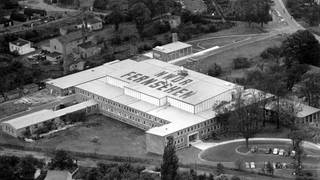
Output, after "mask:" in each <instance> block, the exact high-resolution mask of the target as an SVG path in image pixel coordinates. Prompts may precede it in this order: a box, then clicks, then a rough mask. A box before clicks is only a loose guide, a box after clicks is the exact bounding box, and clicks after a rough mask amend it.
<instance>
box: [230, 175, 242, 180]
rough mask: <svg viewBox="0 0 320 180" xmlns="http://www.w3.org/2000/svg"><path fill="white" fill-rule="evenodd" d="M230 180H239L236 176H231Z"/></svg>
mask: <svg viewBox="0 0 320 180" xmlns="http://www.w3.org/2000/svg"><path fill="white" fill-rule="evenodd" d="M231 180H241V179H240V178H239V177H238V176H232V178H231Z"/></svg>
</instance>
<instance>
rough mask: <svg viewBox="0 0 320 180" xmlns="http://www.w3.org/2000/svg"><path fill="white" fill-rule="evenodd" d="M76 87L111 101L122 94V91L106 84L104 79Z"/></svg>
mask: <svg viewBox="0 0 320 180" xmlns="http://www.w3.org/2000/svg"><path fill="white" fill-rule="evenodd" d="M76 87H77V88H80V89H83V90H85V91H88V92H91V93H94V94H96V95H98V96H101V97H105V98H107V99H113V98H115V97H117V96H122V95H123V94H124V93H123V89H121V88H119V87H115V86H112V85H109V84H107V83H106V81H105V80H104V78H101V79H97V80H94V81H91V82H88V83H84V84H81V85H78V86H76Z"/></svg>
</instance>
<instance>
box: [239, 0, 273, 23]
mask: <svg viewBox="0 0 320 180" xmlns="http://www.w3.org/2000/svg"><path fill="white" fill-rule="evenodd" d="M236 6H238V8H237V10H236V14H237V16H238V17H239V18H240V19H241V20H244V21H246V22H248V24H249V26H251V24H252V23H259V24H260V25H261V27H263V25H264V24H266V23H268V22H269V21H271V20H272V16H271V15H270V13H269V12H270V10H271V1H270V0H259V1H257V0H239V1H237V5H236Z"/></svg>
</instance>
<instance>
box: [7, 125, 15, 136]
mask: <svg viewBox="0 0 320 180" xmlns="http://www.w3.org/2000/svg"><path fill="white" fill-rule="evenodd" d="M5 127H6V132H8V133H11V134H14V130H13V128H11V127H9V126H5Z"/></svg>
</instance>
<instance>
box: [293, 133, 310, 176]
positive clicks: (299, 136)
mask: <svg viewBox="0 0 320 180" xmlns="http://www.w3.org/2000/svg"><path fill="white" fill-rule="evenodd" d="M289 138H290V139H291V140H292V147H293V150H294V151H295V152H296V153H295V157H294V160H295V161H294V169H295V172H296V174H298V175H299V174H301V170H302V155H303V147H302V142H303V141H304V140H307V139H309V138H311V134H310V132H309V131H307V130H306V129H298V130H294V131H291V132H290V134H289Z"/></svg>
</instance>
